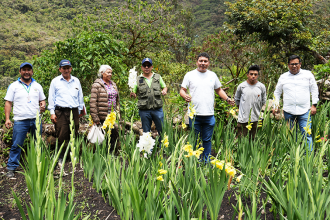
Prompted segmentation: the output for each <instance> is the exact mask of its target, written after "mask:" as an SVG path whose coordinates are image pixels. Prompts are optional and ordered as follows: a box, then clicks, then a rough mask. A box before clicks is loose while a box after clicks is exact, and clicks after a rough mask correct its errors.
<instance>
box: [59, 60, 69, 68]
mask: <svg viewBox="0 0 330 220" xmlns="http://www.w3.org/2000/svg"><path fill="white" fill-rule="evenodd" d="M61 66H71V63H70V61H69V60H61V62H60V67H61Z"/></svg>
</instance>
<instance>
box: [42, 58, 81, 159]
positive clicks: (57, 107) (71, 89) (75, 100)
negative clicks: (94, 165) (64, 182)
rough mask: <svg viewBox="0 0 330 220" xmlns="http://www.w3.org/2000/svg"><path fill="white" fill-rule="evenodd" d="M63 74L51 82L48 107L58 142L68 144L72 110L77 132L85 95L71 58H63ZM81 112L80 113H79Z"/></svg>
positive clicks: (60, 65) (60, 67)
mask: <svg viewBox="0 0 330 220" xmlns="http://www.w3.org/2000/svg"><path fill="white" fill-rule="evenodd" d="M59 71H60V72H61V73H62V74H61V75H59V76H57V77H56V78H54V79H53V80H52V82H51V84H50V88H49V96H48V109H49V111H50V114H51V117H50V119H51V120H52V122H53V123H54V124H55V133H56V137H57V138H58V144H59V146H61V145H62V144H63V143H65V145H67V143H68V142H69V140H70V113H71V112H72V115H73V121H74V124H75V133H76V135H77V134H78V130H79V117H80V116H81V115H82V114H80V113H83V112H82V111H83V110H84V98H83V97H84V96H83V93H82V89H81V85H80V81H79V79H78V78H76V77H74V76H72V75H71V71H72V66H71V62H70V61H69V60H61V62H60V64H59ZM79 114H80V115H79ZM64 153H65V149H63V150H62V152H61V155H60V159H59V165H61V164H62V160H63V156H64Z"/></svg>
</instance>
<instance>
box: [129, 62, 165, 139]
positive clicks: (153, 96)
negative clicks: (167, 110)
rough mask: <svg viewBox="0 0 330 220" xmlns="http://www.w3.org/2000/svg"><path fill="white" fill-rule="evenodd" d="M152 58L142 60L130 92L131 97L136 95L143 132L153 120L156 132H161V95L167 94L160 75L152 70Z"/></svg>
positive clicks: (162, 118) (162, 120)
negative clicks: (140, 71)
mask: <svg viewBox="0 0 330 220" xmlns="http://www.w3.org/2000/svg"><path fill="white" fill-rule="evenodd" d="M152 67H153V66H152V60H151V59H150V58H144V59H143V60H142V66H141V69H142V72H143V73H142V74H141V75H140V76H138V77H137V83H136V85H135V86H134V88H133V92H131V97H132V96H133V97H134V98H135V97H136V96H137V97H138V108H139V114H140V117H141V122H142V129H143V132H150V130H151V123H152V121H154V123H155V125H156V129H157V131H158V134H159V135H161V133H162V124H163V122H164V113H163V108H162V107H163V100H162V97H161V95H166V94H167V87H166V85H165V83H164V81H163V79H162V77H161V76H160V75H159V74H157V73H153V72H152Z"/></svg>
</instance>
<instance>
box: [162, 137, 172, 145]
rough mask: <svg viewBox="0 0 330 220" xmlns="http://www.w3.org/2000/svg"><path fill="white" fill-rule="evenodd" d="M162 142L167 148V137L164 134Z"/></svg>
mask: <svg viewBox="0 0 330 220" xmlns="http://www.w3.org/2000/svg"><path fill="white" fill-rule="evenodd" d="M162 142H163V144H164V146H165V147H168V145H169V144H170V143H169V142H168V136H167V135H166V134H165V135H164V139H163V140H162Z"/></svg>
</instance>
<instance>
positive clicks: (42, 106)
mask: <svg viewBox="0 0 330 220" xmlns="http://www.w3.org/2000/svg"><path fill="white" fill-rule="evenodd" d="M45 110H46V106H45V105H43V104H41V103H40V112H45Z"/></svg>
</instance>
